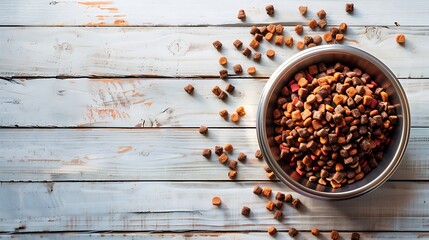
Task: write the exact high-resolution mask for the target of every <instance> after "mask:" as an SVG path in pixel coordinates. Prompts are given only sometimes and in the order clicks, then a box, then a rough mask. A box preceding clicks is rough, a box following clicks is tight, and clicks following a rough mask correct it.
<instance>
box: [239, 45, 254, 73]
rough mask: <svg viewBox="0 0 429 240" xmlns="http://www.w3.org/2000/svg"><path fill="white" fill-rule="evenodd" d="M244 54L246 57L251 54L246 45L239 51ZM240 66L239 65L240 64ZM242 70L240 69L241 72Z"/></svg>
mask: <svg viewBox="0 0 429 240" xmlns="http://www.w3.org/2000/svg"><path fill="white" fill-rule="evenodd" d="M241 53H242V54H243V55H244V56H246V57H248V56H250V54H252V51H251V50H250V49H249V48H248V47H246V48H244V50H243V51H242V52H241ZM240 67H241V65H240ZM242 71H243V70H241V72H242Z"/></svg>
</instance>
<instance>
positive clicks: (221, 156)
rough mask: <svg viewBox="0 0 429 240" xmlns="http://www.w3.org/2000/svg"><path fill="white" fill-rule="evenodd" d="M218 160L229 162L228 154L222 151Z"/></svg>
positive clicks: (223, 162)
mask: <svg viewBox="0 0 429 240" xmlns="http://www.w3.org/2000/svg"><path fill="white" fill-rule="evenodd" d="M217 160H219V162H220V163H222V164H225V163H226V162H228V155H226V154H225V153H222V154H221V155H220V156H219V157H218V158H217Z"/></svg>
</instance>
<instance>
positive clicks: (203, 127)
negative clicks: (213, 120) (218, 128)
mask: <svg viewBox="0 0 429 240" xmlns="http://www.w3.org/2000/svg"><path fill="white" fill-rule="evenodd" d="M208 131H209V128H208V127H207V126H204V125H201V126H200V129H199V132H200V134H206V133H207V132H208Z"/></svg>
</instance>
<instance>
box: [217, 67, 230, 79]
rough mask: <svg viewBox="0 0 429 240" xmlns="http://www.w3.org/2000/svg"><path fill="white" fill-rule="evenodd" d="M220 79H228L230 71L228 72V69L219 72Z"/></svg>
mask: <svg viewBox="0 0 429 240" xmlns="http://www.w3.org/2000/svg"><path fill="white" fill-rule="evenodd" d="M219 77H220V78H221V79H225V78H227V77H228V70H226V69H222V70H219Z"/></svg>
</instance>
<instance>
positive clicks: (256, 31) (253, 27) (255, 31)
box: [250, 26, 260, 35]
mask: <svg viewBox="0 0 429 240" xmlns="http://www.w3.org/2000/svg"><path fill="white" fill-rule="evenodd" d="M257 33H260V32H259V28H258V27H256V26H252V27H251V28H250V34H252V35H255V34H257Z"/></svg>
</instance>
